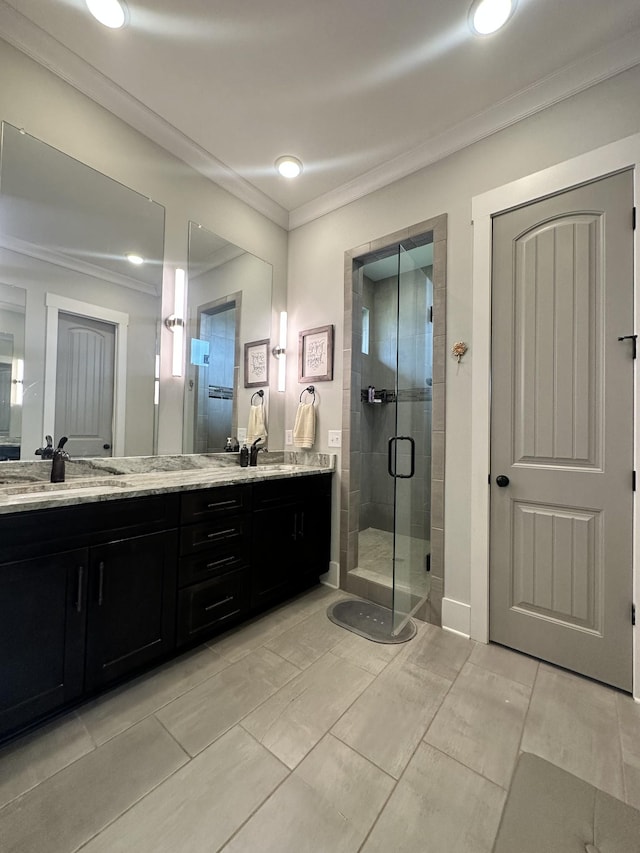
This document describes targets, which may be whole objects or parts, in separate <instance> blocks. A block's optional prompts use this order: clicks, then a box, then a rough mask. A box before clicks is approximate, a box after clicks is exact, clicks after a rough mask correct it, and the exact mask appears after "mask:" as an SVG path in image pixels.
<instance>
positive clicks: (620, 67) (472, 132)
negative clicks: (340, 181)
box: [289, 30, 640, 231]
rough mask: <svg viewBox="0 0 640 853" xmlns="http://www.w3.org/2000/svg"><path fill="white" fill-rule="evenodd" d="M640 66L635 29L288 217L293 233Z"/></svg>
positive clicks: (639, 43) (638, 34) (639, 36)
mask: <svg viewBox="0 0 640 853" xmlns="http://www.w3.org/2000/svg"><path fill="white" fill-rule="evenodd" d="M638 64H640V30H633V31H632V32H630V33H628V34H627V35H626V36H624V37H623V38H621V39H619V40H618V41H615V42H613V44H611V45H609V46H608V47H606V48H603V49H602V50H600V51H597V52H596V53H593V54H591V55H590V56H588V57H587V58H585V59H581V60H579V61H578V62H575V63H573V64H571V65H567V66H565V67H564V68H562V69H561V70H560V71H557V72H556V73H554V74H550V75H549V76H548V77H543V78H542V79H541V80H538V81H537V82H536V83H534V84H532V85H531V86H529V87H527V88H526V89H523V90H521V91H520V92H517V93H516V94H515V95H512V96H511V97H509V98H506V99H505V100H503V101H500V102H499V103H497V104H495V105H494V106H492V107H490V108H489V109H487V110H484V111H483V112H480V113H477V114H476V115H474V116H471V117H470V118H468V119H466V120H465V121H463V122H460V124H458V125H456V126H455V127H452V128H450V129H449V130H446V131H445V132H444V133H441V134H439V135H438V136H435V137H434V138H433V139H429V140H428V141H427V142H425V143H424V144H422V145H419V146H418V147H417V148H414V149H413V150H412V151H408V152H407V153H406V154H401V155H400V156H398V157H396V158H394V159H393V160H389V161H388V162H387V163H383V164H382V165H381V166H378V167H376V168H374V169H371V170H370V171H368V172H366V173H365V174H363V175H360V176H359V177H357V178H355V179H354V180H352V181H349V182H348V183H346V184H344V185H343V186H341V187H338V188H337V189H335V190H331V191H330V192H328V193H325V194H324V195H322V196H319V197H318V198H316V199H313V201H310V202H308V203H307V204H303V205H300V207H297V208H295V209H294V210H292V211H291V212H290V213H289V230H290V231H291V230H293V229H294V228H299V227H300V226H301V225H306V224H307V223H308V222H312V221H313V220H314V219H318V218H319V217H320V216H324V215H325V214H327V213H331V212H332V211H333V210H337V209H338V208H339V207H344V206H345V205H347V204H350V203H351V202H353V201H357V200H358V199H360V198H362V197H364V196H366V195H368V194H369V193H371V192H374V191H375V190H379V189H382V188H383V187H385V186H388V185H389V184H392V183H393V182H394V181H398V180H400V179H401V178H406V177H407V176H408V175H411V174H413V173H414V172H417V171H418V170H419V169H423V168H425V167H426V166H430V165H432V164H433V163H436V162H437V161H438V160H442V159H444V158H445V157H448V156H449V155H451V154H454V153H455V152H456V151H460V150H461V149H463V148H466V147H468V146H469V145H472V144H473V143H474V142H479V141H480V140H481V139H486V138H487V137H488V136H491V135H492V134H493V133H497V132H498V131H500V130H503V129H504V128H506V127H509V126H510V125H512V124H515V123H516V122H518V121H521V120H522V119H525V118H527V117H529V116H532V115H535V113H538V112H541V111H542V110H544V109H546V108H547V107H550V106H552V105H553V104H556V103H558V102H559V101H563V100H565V99H566V98H570V97H571V96H572V95H576V94H578V93H579V92H582V91H584V90H585V89H588V88H590V87H591V86H595V85H596V84H597V83H601V82H603V81H604V80H607V79H609V78H610V77H614V76H615V75H616V74H620V73H622V72H623V71H627V70H628V69H629V68H633V67H634V66H635V65H638Z"/></svg>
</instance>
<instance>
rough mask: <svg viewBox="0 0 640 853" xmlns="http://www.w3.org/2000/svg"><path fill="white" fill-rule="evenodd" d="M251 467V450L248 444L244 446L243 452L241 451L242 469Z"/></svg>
mask: <svg viewBox="0 0 640 853" xmlns="http://www.w3.org/2000/svg"><path fill="white" fill-rule="evenodd" d="M248 465H249V448H248V447H247V445H246V444H243V445H242V450H241V451H240V467H241V468H246V467H247V466H248Z"/></svg>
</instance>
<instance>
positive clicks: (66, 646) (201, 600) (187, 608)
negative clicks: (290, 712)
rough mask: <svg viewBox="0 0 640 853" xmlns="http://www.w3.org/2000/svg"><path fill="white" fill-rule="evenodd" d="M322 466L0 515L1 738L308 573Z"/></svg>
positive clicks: (294, 586)
mask: <svg viewBox="0 0 640 853" xmlns="http://www.w3.org/2000/svg"><path fill="white" fill-rule="evenodd" d="M330 495H331V474H320V475H313V476H305V477H295V478H283V479H277V480H265V481H260V482H256V483H253V484H239V485H237V486H224V487H219V488H210V489H199V490H194V491H187V492H184V493H182V494H180V493H179V492H175V493H171V492H169V493H166V494H163V495H155V496H150V497H141V498H123V499H121V500H112V501H103V502H96V503H86V504H79V505H77V506H70V507H60V508H52V509H45V510H34V511H32V512H20V513H13V514H5V515H1V514H0V542H1V543H2V550H1V557H0V559H2V562H1V563H0V740H2V739H6V738H7V737H10V736H12V735H13V734H14V733H16V732H18V731H21V730H23V729H24V728H25V727H27V726H29V725H30V724H32V723H35V722H38V721H40V720H43V719H46V718H47V717H48V716H50V715H51V714H52V713H53V712H55V711H58V710H59V709H61V708H63V707H65V706H69V705H71V704H72V703H74V702H78V701H80V700H81V699H84V698H86V697H88V696H91V695H95V694H96V693H97V692H99V691H100V690H103V689H104V688H105V687H107V686H109V685H112V684H115V683H117V682H119V681H121V680H123V679H124V678H125V677H127V676H130V675H131V674H132V673H135V672H138V671H140V670H142V669H144V668H146V667H149V666H152V665H154V664H155V663H157V662H159V661H160V660H163V659H166V658H168V657H170V656H171V655H172V654H175V649H176V648H180V649H183V648H185V647H186V646H188V645H189V644H191V645H194V644H195V643H198V642H201V641H202V640H204V639H205V638H207V637H210V636H212V635H213V634H215V633H216V632H220V631H223V630H226V629H227V628H228V627H230V626H231V625H233V624H235V623H237V622H240V621H241V620H242V619H246V618H247V617H248V616H250V615H252V614H254V613H257V612H259V611H261V610H264V609H265V608H266V607H269V606H271V605H272V604H275V603H277V602H279V601H282V600H283V599H284V598H286V597H287V596H289V595H292V594H293V593H295V592H297V591H299V590H301V589H303V588H305V587H307V586H310V585H312V584H314V583H316V582H317V581H318V577H319V575H321V574H322V573H323V572H325V571H326V570H327V568H328V564H329V542H330V528H331V512H330V504H331V497H330Z"/></svg>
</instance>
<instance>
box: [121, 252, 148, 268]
mask: <svg viewBox="0 0 640 853" xmlns="http://www.w3.org/2000/svg"><path fill="white" fill-rule="evenodd" d="M125 258H126V259H127V260H128V261H129V263H130V264H133V265H134V267H141V266H142V264H143V263H144V258H143V257H142V255H139V254H138V253H137V252H127V254H126V255H125Z"/></svg>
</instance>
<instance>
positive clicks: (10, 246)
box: [0, 234, 160, 297]
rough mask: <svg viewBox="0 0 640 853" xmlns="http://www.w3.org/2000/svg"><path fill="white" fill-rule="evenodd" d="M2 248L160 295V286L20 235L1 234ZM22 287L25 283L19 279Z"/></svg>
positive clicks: (142, 291) (155, 295)
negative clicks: (30, 240) (25, 238)
mask: <svg viewBox="0 0 640 853" xmlns="http://www.w3.org/2000/svg"><path fill="white" fill-rule="evenodd" d="M0 249H6V250H7V251H9V252H15V253H16V254H18V255H24V256H25V257H27V258H33V259H34V260H36V261H43V262H44V263H47V264H53V265H54V266H57V267H62V268H63V269H65V270H72V271H73V272H77V273H80V274H81V275H86V276H91V277H92V278H97V279H99V280H100V281H107V282H109V284H117V285H119V286H120V287H127V288H129V290H137V291H138V292H139V293H144V294H145V295H146V296H154V297H157V296H160V291H159V289H158V288H156V287H154V286H153V285H152V284H147V283H146V282H144V281H139V280H138V279H136V278H131V277H129V276H127V275H122V274H121V273H117V272H115V271H113V270H108V269H105V268H104V267H101V266H98V265H97V264H92V263H90V262H89V261H83V260H81V259H80V258H74V257H72V256H71V255H65V254H64V252H57V251H56V250H55V249H51V248H49V247H48V246H37V245H36V244H35V243H29V242H28V240H21V239H20V238H19V237H12V236H11V235H9V234H0ZM17 283H18V284H19V286H20V287H22V286H23V285H22V284H21V283H20V282H19V281H18V282H17Z"/></svg>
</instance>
